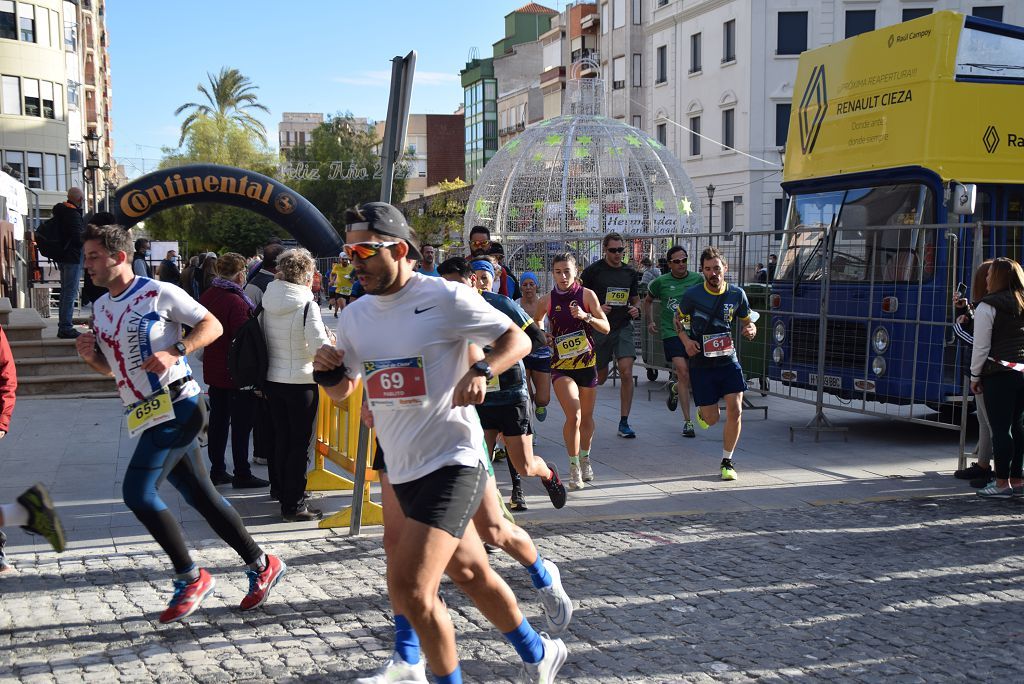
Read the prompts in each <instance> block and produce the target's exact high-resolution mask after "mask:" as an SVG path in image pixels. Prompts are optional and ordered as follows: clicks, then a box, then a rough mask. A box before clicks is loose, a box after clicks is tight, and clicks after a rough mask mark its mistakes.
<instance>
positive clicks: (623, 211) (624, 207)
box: [619, 204, 626, 214]
mask: <svg viewBox="0 0 1024 684" xmlns="http://www.w3.org/2000/svg"><path fill="white" fill-rule="evenodd" d="M619 213H620V214H625V213H626V205H625V204H620V205H619Z"/></svg>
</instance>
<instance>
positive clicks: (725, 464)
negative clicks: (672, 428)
mask: <svg viewBox="0 0 1024 684" xmlns="http://www.w3.org/2000/svg"><path fill="white" fill-rule="evenodd" d="M698 415H700V414H698ZM722 479H723V480H735V479H737V475H736V469H735V468H734V467H733V465H732V459H731V458H723V459H722Z"/></svg>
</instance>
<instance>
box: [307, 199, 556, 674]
mask: <svg viewBox="0 0 1024 684" xmlns="http://www.w3.org/2000/svg"><path fill="white" fill-rule="evenodd" d="M345 223H346V225H347V232H346V236H345V237H346V240H347V242H348V244H346V246H345V251H346V252H347V253H348V254H349V256H350V257H351V258H352V261H353V263H354V264H355V272H356V275H357V278H358V280H359V282H360V283H361V284H362V285H363V287H364V288H365V289H366V293H367V296H365V297H362V298H360V299H359V300H357V301H356V302H353V303H352V304H351V305H349V306H347V307H346V308H345V309H344V310H343V311H342V312H341V316H340V319H339V323H338V341H337V348H335V347H329V346H325V347H321V349H320V350H319V351H318V352H317V354H316V358H315V359H314V368H315V369H316V370H317V371H320V372H321V373H325V374H326V375H320V376H318V380H319V381H320V382H321V384H322V385H323V386H324V387H325V389H326V391H327V393H328V395H329V396H330V397H331V398H332V399H334V400H335V401H344V400H345V399H346V398H347V397H348V396H349V395H350V394H351V393H352V392H353V391H354V390H355V389H356V387H357V386H358V385H359V381H360V380H363V384H364V386H365V391H366V395H367V400H368V402H369V404H370V410H371V411H372V413H373V418H374V422H375V424H376V427H377V439H378V440H379V442H380V445H381V448H382V449H383V451H384V453H386V454H387V456H388V462H387V466H388V476H389V479H390V481H391V484H392V487H393V489H394V492H395V496H396V499H397V500H398V503H399V504H400V505H401V507H402V511H403V513H405V517H406V520H405V521H404V523H403V524H402V529H401V531H400V533H399V539H398V541H397V543H396V544H395V552H394V556H393V557H391V558H389V559H388V567H387V573H388V591H389V594H390V596H391V600H392V606H393V608H394V611H395V613H396V615H401V616H403V618H404V619H407V620H408V621H409V623H410V624H411V625H412V627H413V628H414V629H415V631H416V633H417V634H418V635H419V638H420V639H421V644H422V647H423V650H424V651H425V653H426V655H427V665H428V666H429V668H430V670H431V671H432V672H433V674H434V676H435V678H436V681H438V682H440V683H441V684H449V683H451V682H461V681H462V673H461V669H460V667H459V657H458V653H457V651H456V647H455V634H454V629H453V627H452V623H451V618H450V616H449V614H448V611H447V609H446V608H445V606H444V604H443V603H442V602H441V601H440V600H439V599H438V597H437V588H438V586H439V584H440V582H441V576H442V575H443V574H445V573H447V574H448V576H449V577H451V579H452V581H453V582H455V583H456V584H457V585H458V586H459V588H460V589H462V590H463V591H464V592H465V593H466V594H467V595H468V596H469V597H470V598H471V599H472V600H473V602H474V603H475V604H476V605H477V607H478V608H479V609H480V610H481V612H482V613H483V614H484V616H485V617H487V618H488V619H489V620H490V621H491V622H492V623H493V624H494V625H495V626H496V627H498V629H499V630H500V631H501V632H502V634H504V635H505V637H506V639H508V640H509V642H510V643H511V644H512V645H513V647H514V648H515V650H516V652H517V653H518V654H519V656H520V657H521V658H522V660H523V663H524V675H525V680H526V681H533V682H553V681H554V678H555V675H556V674H557V672H558V670H559V669H560V668H561V666H562V664H563V663H564V662H565V659H566V656H567V653H566V649H565V645H564V644H563V643H562V641H561V640H560V639H549V638H547V637H546V636H544V635H542V634H539V633H538V632H536V631H535V630H534V629H533V627H531V626H530V624H529V622H528V621H527V620H526V619H525V618H524V617H523V615H522V613H521V612H520V610H519V607H518V605H517V604H516V600H515V596H514V595H513V594H512V590H511V589H510V588H509V587H508V585H507V584H505V582H504V580H502V579H501V578H500V577H499V576H498V575H497V574H496V573H495V572H494V570H493V569H491V567H490V565H489V564H488V562H487V555H486V552H485V551H484V547H483V543H482V542H481V540H480V537H479V535H478V534H477V531H476V528H475V527H474V525H473V521H472V516H473V514H474V513H475V512H476V510H477V508H478V507H479V506H480V501H481V498H482V497H483V495H484V492H485V491H486V484H487V470H486V467H485V466H484V459H485V458H486V455H485V454H484V451H483V450H482V449H481V448H480V445H481V443H482V442H483V430H482V429H481V428H480V422H479V419H478V418H477V417H476V415H475V411H474V410H473V408H472V407H471V406H470V405H471V404H479V403H481V402H482V401H483V399H484V397H485V395H486V389H487V380H489V379H490V378H491V377H494V376H495V375H499V376H500V374H501V373H503V372H504V371H506V370H508V369H509V368H511V367H512V365H513V364H515V363H516V362H518V361H519V359H521V358H522V357H523V356H525V355H526V354H527V353H528V352H529V351H530V346H531V345H530V340H529V338H528V337H527V336H526V334H525V333H524V332H523V331H522V330H521V329H520V328H519V327H518V326H516V325H515V324H514V323H513V322H512V321H511V320H510V319H509V318H508V316H505V315H504V314H502V313H500V312H498V311H497V310H495V309H494V308H493V307H491V306H490V305H488V304H487V302H485V301H484V300H483V298H482V297H480V296H478V295H477V294H475V293H473V292H472V290H470V289H469V288H466V287H463V286H461V285H456V284H453V283H449V282H447V281H445V280H442V279H439V278H431V277H428V276H423V275H420V274H418V273H414V272H413V266H412V263H411V262H410V259H418V258H419V256H420V255H419V251H418V248H417V245H416V242H415V239H414V238H413V235H412V231H411V230H410V228H409V226H408V224H407V223H406V221H405V218H404V217H403V216H402V214H401V212H399V211H398V210H397V209H395V208H394V207H392V206H391V205H389V204H385V203H383V202H370V203H367V204H364V205H362V206H360V207H358V208H357V209H351V210H349V211H348V212H346V216H345ZM469 343H474V344H478V345H480V346H485V345H489V346H490V347H491V351H490V352H489V353H487V354H486V356H485V358H484V360H483V361H478V362H476V363H474V364H472V365H470V364H469V363H468V358H467V354H468V348H469ZM332 372H333V373H332Z"/></svg>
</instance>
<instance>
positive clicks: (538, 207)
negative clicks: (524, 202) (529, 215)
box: [533, 200, 544, 214]
mask: <svg viewBox="0 0 1024 684" xmlns="http://www.w3.org/2000/svg"><path fill="white" fill-rule="evenodd" d="M533 210H534V211H535V212H537V213H538V214H539V213H540V212H542V211H544V200H533Z"/></svg>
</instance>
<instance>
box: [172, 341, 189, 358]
mask: <svg viewBox="0 0 1024 684" xmlns="http://www.w3.org/2000/svg"><path fill="white" fill-rule="evenodd" d="M174 350H175V351H176V352H178V356H187V355H188V350H187V349H185V343H184V342H175V343H174Z"/></svg>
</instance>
